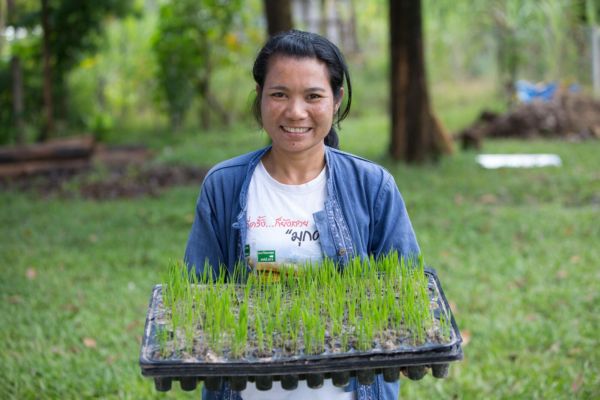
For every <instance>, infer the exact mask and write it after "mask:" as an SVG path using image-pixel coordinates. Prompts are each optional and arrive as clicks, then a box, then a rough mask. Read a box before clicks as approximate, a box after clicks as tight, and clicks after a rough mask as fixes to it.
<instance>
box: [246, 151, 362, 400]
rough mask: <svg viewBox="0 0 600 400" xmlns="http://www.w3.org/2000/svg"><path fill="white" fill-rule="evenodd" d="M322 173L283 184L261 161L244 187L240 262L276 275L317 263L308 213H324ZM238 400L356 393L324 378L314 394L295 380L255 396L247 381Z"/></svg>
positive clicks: (300, 399) (345, 397)
mask: <svg viewBox="0 0 600 400" xmlns="http://www.w3.org/2000/svg"><path fill="white" fill-rule="evenodd" d="M325 170H326V168H323V171H321V173H320V174H319V176H317V177H316V178H315V179H313V180H312V181H310V182H308V183H305V184H302V185H284V184H282V183H279V182H277V181H276V180H275V179H273V178H272V177H271V175H269V173H268V172H267V170H266V169H265V167H264V166H263V163H262V161H261V162H260V163H258V165H257V166H256V168H255V170H254V173H253V174H252V179H251V181H250V187H249V188H248V214H247V215H248V231H247V233H246V249H245V250H246V260H247V262H248V265H250V266H252V268H253V269H255V270H257V271H273V272H277V271H278V269H279V268H280V267H281V266H282V265H286V266H292V265H293V266H302V265H303V264H304V262H305V261H306V260H312V261H313V262H322V261H323V251H322V249H321V242H320V241H319V231H318V230H317V226H316V224H315V221H314V218H313V214H314V213H316V212H319V211H322V210H324V209H325V198H326V197H327V186H326V185H327V173H326V171H325ZM241 395H242V398H243V399H244V400H259V399H260V400H265V399H273V400H275V399H277V400H279V399H282V400H283V399H285V400H305V399H311V400H321V399H322V400H329V399H336V400H354V399H356V392H348V393H346V392H344V389H343V388H338V387H335V386H333V383H332V382H331V380H330V379H326V380H325V381H324V384H323V387H322V388H320V389H317V390H315V389H310V388H309V387H308V386H307V384H306V381H299V382H298V388H297V389H295V390H284V389H283V388H282V387H281V385H279V384H278V382H273V388H272V389H271V390H268V391H265V392H263V391H259V390H258V389H256V385H255V384H254V383H252V382H248V385H247V387H246V390H244V391H242V392H241Z"/></svg>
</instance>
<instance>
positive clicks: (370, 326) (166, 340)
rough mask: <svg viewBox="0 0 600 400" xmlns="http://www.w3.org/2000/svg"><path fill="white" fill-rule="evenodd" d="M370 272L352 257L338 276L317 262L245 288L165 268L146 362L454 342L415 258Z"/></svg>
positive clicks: (391, 260) (383, 263)
mask: <svg viewBox="0 0 600 400" xmlns="http://www.w3.org/2000/svg"><path fill="white" fill-rule="evenodd" d="M370 265H371V267H368V266H367V264H365V263H361V261H360V260H358V259H355V260H354V262H353V263H351V264H350V265H348V266H347V267H346V268H345V270H344V271H343V273H340V272H338V270H337V267H336V266H335V265H334V264H332V263H329V262H327V261H326V262H325V263H324V264H323V265H322V266H319V267H318V268H314V267H312V266H309V267H308V269H305V270H302V271H304V272H300V273H299V272H298V269H294V270H290V271H288V272H286V271H285V270H282V273H281V274H280V275H279V281H278V282H277V281H275V282H273V278H272V277H271V276H267V277H264V276H263V275H254V274H250V275H249V276H248V277H247V279H248V281H247V282H246V283H245V284H240V285H228V284H226V283H225V282H223V281H221V282H217V283H212V278H211V277H210V276H203V277H200V281H198V278H197V277H193V276H188V275H187V274H188V272H187V268H185V267H184V266H180V265H178V264H171V265H170V267H169V271H168V273H167V275H165V276H164V277H163V285H162V287H161V289H162V290H160V294H159V296H158V301H157V302H156V306H155V308H154V309H152V310H150V311H151V312H150V314H149V318H150V320H151V321H152V323H154V324H155V330H156V332H157V334H156V336H155V337H154V338H153V339H154V340H155V343H156V347H154V350H153V351H152V353H151V357H152V358H154V359H157V360H161V359H168V358H179V359H197V360H202V361H205V362H223V361H227V360H232V359H243V358H249V357H250V358H253V359H270V358H273V357H274V358H276V359H280V358H288V357H296V356H310V355H323V354H325V355H328V354H329V355H333V354H343V353H345V352H347V351H350V350H353V349H354V351H356V350H358V351H371V350H373V349H377V350H378V351H396V350H398V349H400V348H419V347H422V346H424V345H425V344H427V345H428V346H436V345H441V346H443V345H445V344H447V343H450V342H451V341H452V340H454V338H455V335H454V333H453V330H452V327H451V325H450V323H449V321H450V315H449V314H448V313H449V311H448V309H447V308H446V307H445V305H444V304H443V303H442V301H441V300H440V296H439V294H438V293H437V287H436V283H435V281H434V279H433V276H432V275H429V274H426V273H425V272H424V270H423V264H422V259H419V261H418V262H413V261H410V260H405V259H399V258H398V257H397V256H396V255H391V256H389V257H382V258H381V259H380V260H378V261H375V260H373V259H371V260H370ZM310 268H313V269H310ZM221 275H222V276H224V275H225V274H221ZM191 282H194V283H191ZM207 282H211V283H207ZM267 282H268V283H267ZM434 311H435V312H434ZM436 315H437V316H439V317H438V318H436ZM157 347H160V348H163V349H166V351H164V352H163V351H160V350H157Z"/></svg>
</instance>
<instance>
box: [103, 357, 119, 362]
mask: <svg viewBox="0 0 600 400" xmlns="http://www.w3.org/2000/svg"><path fill="white" fill-rule="evenodd" d="M105 361H106V363H107V364H112V363H114V362H115V361H117V358H116V357H114V356H108V357H106V360H105Z"/></svg>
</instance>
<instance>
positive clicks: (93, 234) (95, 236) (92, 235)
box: [89, 233, 98, 243]
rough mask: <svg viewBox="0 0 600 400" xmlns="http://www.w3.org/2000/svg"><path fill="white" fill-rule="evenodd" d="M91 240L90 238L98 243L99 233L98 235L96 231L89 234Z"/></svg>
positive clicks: (92, 241)
mask: <svg viewBox="0 0 600 400" xmlns="http://www.w3.org/2000/svg"><path fill="white" fill-rule="evenodd" d="M89 240H90V242H91V243H96V242H97V241H98V235H96V234H95V233H92V234H91V235H90V236H89Z"/></svg>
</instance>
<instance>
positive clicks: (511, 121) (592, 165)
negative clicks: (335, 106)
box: [0, 0, 600, 399]
mask: <svg viewBox="0 0 600 400" xmlns="http://www.w3.org/2000/svg"><path fill="white" fill-rule="evenodd" d="M389 1H390V2H392V0H389ZM390 2H388V1H387V0H290V1H289V3H288V2H287V1H268V0H265V1H262V0H246V1H242V0H178V1H168V0H95V1H93V2H92V1H79V0H0V33H1V35H0V146H1V147H0V310H1V312H2V315H3V320H4V321H5V322H4V323H3V324H2V325H1V326H0V341H1V342H2V343H3V346H2V347H3V351H2V352H0V374H1V375H2V376H3V377H4V384H3V385H0V397H1V398H7V399H8V398H14V399H22V398H90V397H102V398H131V399H137V398H155V397H156V398H159V397H165V396H166V397H186V396H190V397H191V396H193V397H196V398H198V397H199V396H200V392H199V391H196V392H193V393H191V394H188V393H185V392H182V391H181V390H180V389H179V388H174V389H173V390H172V391H170V392H168V393H167V394H159V393H157V392H156V391H155V390H154V385H153V382H152V381H151V380H150V379H146V378H143V377H141V375H140V369H139V366H138V364H137V362H138V356H139V348H140V344H139V340H140V339H141V335H142V331H143V326H144V321H145V316H146V311H147V304H148V297H149V295H150V291H151V288H152V286H153V285H154V284H157V283H159V281H160V278H159V274H160V273H161V272H163V271H164V270H165V268H166V266H167V264H168V261H169V259H173V260H178V259H181V258H182V256H183V252H184V249H185V244H186V242H187V236H188V234H189V230H190V228H191V224H192V222H193V218H194V211H195V202H196V198H197V196H198V192H199V190H200V187H201V184H202V179H203V177H204V175H205V174H206V172H207V171H208V169H210V167H212V166H214V165H215V164H216V163H218V162H220V161H223V160H225V159H228V158H231V157H234V156H237V155H240V154H243V153H246V152H249V151H252V150H255V149H258V148H260V147H264V146H265V145H267V143H268V141H267V139H268V138H267V136H266V134H265V133H264V132H262V131H261V130H260V129H258V128H257V126H256V124H255V122H254V121H253V120H252V118H251V104H252V100H253V99H254V92H253V91H254V86H255V83H254V81H253V78H252V65H253V62H254V57H255V56H256V54H257V51H258V49H259V48H260V46H261V45H262V44H263V43H264V42H265V40H266V38H267V35H268V32H275V31H277V30H282V29H289V28H291V27H294V28H297V29H302V30H309V31H313V32H317V33H321V34H323V35H325V36H327V37H328V38H330V39H331V40H332V41H334V42H335V43H336V44H338V46H339V47H340V48H341V50H342V52H343V53H344V55H345V57H346V59H347V62H348V65H349V70H350V74H351V77H352V83H353V96H354V99H353V103H352V111H351V113H350V116H349V118H348V119H347V120H345V121H344V122H343V123H342V129H341V131H339V134H340V147H341V149H342V150H344V151H348V152H351V153H355V154H358V155H360V156H362V157H365V158H368V159H371V160H374V161H376V162H378V163H380V164H382V165H383V166H385V167H386V168H387V169H389V170H390V172H391V173H392V174H393V175H394V177H395V179H396V183H397V184H398V187H399V188H400V191H401V193H402V195H403V197H404V200H405V202H406V205H407V208H408V211H409V214H410V216H411V219H412V223H413V226H414V228H415V232H416V234H417V237H418V240H419V243H420V246H421V249H422V251H423V254H424V257H425V260H426V263H427V264H428V266H430V267H433V268H435V269H436V270H437V271H438V274H439V276H440V280H441V283H442V285H443V286H444V291H445V292H446V295H447V297H448V299H449V300H450V301H451V303H452V304H451V306H452V308H453V311H454V313H455V317H456V319H457V323H458V326H459V328H460V329H461V331H462V332H463V337H464V339H465V343H464V350H465V360H464V361H462V362H461V363H459V364H456V365H453V366H452V367H451V376H450V378H448V379H445V380H434V378H432V377H426V378H425V379H424V380H422V381H418V382H413V381H409V380H401V394H400V396H401V398H423V397H426V396H427V397H433V396H438V397H439V398H458V399H460V398H467V399H469V398H532V399H533V398H535V399H537V398H547V399H551V398H582V399H583V398H589V399H592V398H598V397H600V374H599V373H600V367H599V365H600V360H599V359H598V354H599V351H598V350H600V344H599V339H598V333H597V330H598V326H600V317H599V315H600V313H599V311H600V307H599V306H598V304H600V301H599V300H600V299H599V297H600V296H599V295H598V290H599V289H600V286H599V284H600V272H599V271H600V270H599V269H598V268H597V266H598V260H599V259H600V250H599V249H600V246H598V243H600V224H599V223H598V221H600V211H599V205H600V142H599V141H598V139H600V101H599V100H598V98H599V97H600V55H599V52H600V44H599V42H600V39H599V37H600V33H599V29H598V26H599V25H600V2H599V1H598V0H525V1H523V0H520V1H517V0H485V1H483V0H481V1H446V0H437V1H433V0H422V1H408V2H407V4H409V6H408V9H410V12H411V13H414V14H410V15H409V16H410V18H408V17H407V14H406V12H408V11H406V12H405V11H402V9H398V7H395V6H394V4H396V2H392V3H391V4H390ZM400 3H402V2H398V3H397V4H400ZM407 18H408V21H412V22H414V21H421V22H422V24H417V23H412V22H411V23H404V21H406V20H407ZM390 21H391V22H390ZM394 22H396V24H394ZM399 26H400V27H401V28H398V27H399ZM399 29H400V30H402V29H405V30H403V31H402V32H403V33H405V34H404V36H402V34H401V33H402V32H399ZM401 38H404V40H402V39H401ZM421 38H422V40H421ZM403 46H405V47H403ZM411 46H412V47H411ZM402 48H416V49H417V50H419V49H421V50H422V55H423V57H422V59H420V58H419V57H413V58H411V59H409V60H406V59H404V60H402V59H398V58H394V56H393V54H396V53H395V51H397V50H394V49H402ZM417 53H418V51H417ZM402 63H406V65H408V67H407V68H409V69H410V71H414V74H415V75H411V76H416V77H419V76H422V77H425V76H426V79H427V84H425V83H424V82H425V80H423V84H419V85H418V86H417V93H419V99H418V103H419V107H424V109H426V110H427V113H428V115H430V116H431V121H429V120H428V121H425V122H424V123H423V126H424V127H431V126H433V127H435V128H431V129H429V128H427V129H425V128H423V129H421V130H417V131H414V132H404V133H403V130H402V124H403V121H406V120H408V119H410V118H411V115H410V113H408V115H407V113H406V110H399V109H398V108H397V105H396V100H397V99H398V98H406V99H408V101H409V102H410V101H412V100H414V99H411V98H410V97H409V96H408V94H407V90H406V88H402V87H400V86H398V83H397V81H396V80H395V78H396V77H397V75H398V74H397V73H395V71H398V69H397V68H399V67H398V65H405V64H402ZM393 72H394V73H393ZM417 81H418V80H415V82H417ZM419 82H420V81H419ZM411 93H414V92H411ZM403 96H404V97H403ZM399 115H400V117H398V116H399ZM394 116H395V117H394ZM432 121H433V122H432ZM431 132H433V133H431ZM427 135H433V136H432V137H433V138H434V139H428V140H421V139H420V138H422V137H425V136H427ZM411 138H412V139H413V140H414V139H415V138H417V139H418V140H417V142H418V143H421V144H420V145H416V146H417V147H416V148H418V150H419V151H418V153H419V154H421V153H422V154H423V157H420V158H416V159H415V158H411V156H410V154H409V155H407V154H400V153H399V152H398V151H395V150H394V149H395V148H397V147H398V146H397V143H400V142H402V141H403V140H408V141H409V142H410V140H411ZM436 138H437V139H436ZM440 138H441V139H442V140H438V139H440ZM427 143H429V145H428V144H427ZM431 143H434V144H431ZM436 143H437V144H436ZM439 143H443V144H441V145H440V144H439ZM483 153H487V154H512V155H515V154H555V155H557V156H559V157H560V160H561V164H560V165H558V166H549V167H539V168H500V169H486V168H484V167H482V166H481V165H479V164H478V163H477V162H476V157H477V155H480V154H483ZM415 154H416V153H415Z"/></svg>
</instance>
